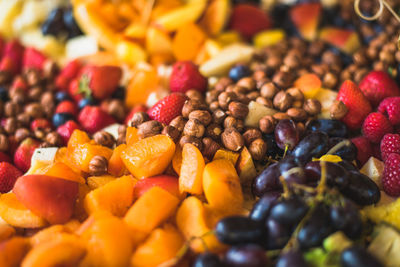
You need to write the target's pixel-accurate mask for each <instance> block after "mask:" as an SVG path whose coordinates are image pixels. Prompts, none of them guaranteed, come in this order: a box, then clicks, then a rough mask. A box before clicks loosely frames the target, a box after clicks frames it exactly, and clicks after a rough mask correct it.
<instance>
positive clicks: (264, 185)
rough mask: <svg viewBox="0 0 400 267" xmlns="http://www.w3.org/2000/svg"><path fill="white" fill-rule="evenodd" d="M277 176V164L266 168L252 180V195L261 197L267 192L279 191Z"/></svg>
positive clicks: (278, 172) (278, 174)
mask: <svg viewBox="0 0 400 267" xmlns="http://www.w3.org/2000/svg"><path fill="white" fill-rule="evenodd" d="M279 176H280V171H279V166H278V163H273V164H271V165H270V166H268V167H267V168H266V169H265V170H264V171H263V172H262V173H260V175H258V176H257V177H256V178H255V179H254V181H253V185H252V189H253V194H254V195H256V196H258V197H262V196H263V195H264V194H265V193H267V192H269V191H274V190H279V189H280V188H281V185H280V182H279Z"/></svg>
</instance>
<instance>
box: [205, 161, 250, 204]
mask: <svg viewBox="0 0 400 267" xmlns="http://www.w3.org/2000/svg"><path fill="white" fill-rule="evenodd" d="M203 189H204V195H205V196H206V199H207V201H208V203H209V205H210V206H211V207H212V208H215V209H217V210H238V209H241V208H242V205H243V193H242V187H241V185H240V180H239V176H238V174H237V172H236V170H235V167H234V166H233V164H232V163H231V162H230V161H229V160H225V159H219V160H214V161H212V162H210V163H208V164H207V165H206V166H205V168H204V172H203Z"/></svg>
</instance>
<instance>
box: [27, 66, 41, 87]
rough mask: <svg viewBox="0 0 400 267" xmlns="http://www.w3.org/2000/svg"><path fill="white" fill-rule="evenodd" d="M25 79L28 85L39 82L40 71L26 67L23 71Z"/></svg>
mask: <svg viewBox="0 0 400 267" xmlns="http://www.w3.org/2000/svg"><path fill="white" fill-rule="evenodd" d="M25 79H26V82H27V84H28V85H29V86H35V85H38V84H39V83H40V82H41V78H40V73H39V71H38V70H36V69H28V70H27V71H26V72H25Z"/></svg>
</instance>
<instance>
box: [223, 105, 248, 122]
mask: <svg viewBox="0 0 400 267" xmlns="http://www.w3.org/2000/svg"><path fill="white" fill-rule="evenodd" d="M228 109H229V113H230V115H231V116H233V117H235V118H237V119H244V118H246V116H247V114H248V113H249V107H248V106H247V105H245V104H242V103H240V102H236V101H233V102H231V103H229V106H228Z"/></svg>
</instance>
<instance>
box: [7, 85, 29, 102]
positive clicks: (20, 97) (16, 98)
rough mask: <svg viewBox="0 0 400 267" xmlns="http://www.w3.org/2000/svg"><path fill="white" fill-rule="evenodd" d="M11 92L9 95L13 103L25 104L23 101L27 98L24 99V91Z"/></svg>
mask: <svg viewBox="0 0 400 267" xmlns="http://www.w3.org/2000/svg"><path fill="white" fill-rule="evenodd" d="M12 92H13V93H12V94H10V98H11V101H12V102H14V103H16V104H20V105H21V104H24V103H25V101H26V100H27V97H26V92H24V90H22V89H19V88H17V89H15V90H13V91H12Z"/></svg>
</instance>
